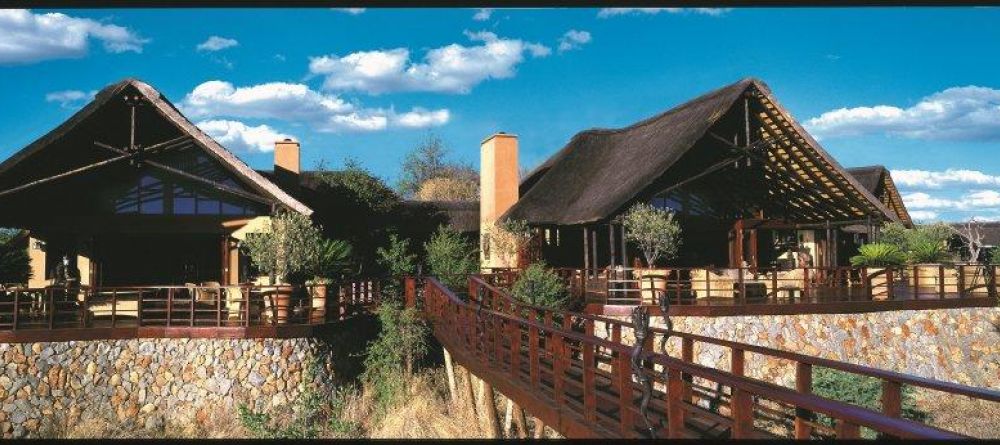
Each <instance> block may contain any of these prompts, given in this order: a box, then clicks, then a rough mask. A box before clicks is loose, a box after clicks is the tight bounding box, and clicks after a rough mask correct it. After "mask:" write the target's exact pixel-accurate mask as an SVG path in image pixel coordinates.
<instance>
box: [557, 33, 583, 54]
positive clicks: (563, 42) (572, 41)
mask: <svg viewBox="0 0 1000 445" xmlns="http://www.w3.org/2000/svg"><path fill="white" fill-rule="evenodd" d="M588 42H590V33H589V32H587V31H577V30H575V29H571V30H569V31H566V34H563V35H562V37H560V38H559V52H563V51H569V50H571V49H577V48H580V47H581V46H583V45H584V44H586V43H588Z"/></svg>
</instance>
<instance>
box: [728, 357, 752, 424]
mask: <svg viewBox="0 0 1000 445" xmlns="http://www.w3.org/2000/svg"><path fill="white" fill-rule="evenodd" d="M744 369H745V354H744V351H743V350H742V349H735V348H734V349H733V351H732V362H731V371H730V372H732V373H733V374H735V375H738V376H743V371H744ZM731 403H732V406H731V410H732V414H731V415H732V418H733V427H732V431H733V432H732V436H730V438H731V439H745V438H748V437H750V433H751V432H752V431H753V399H751V397H750V393H748V392H746V391H744V390H742V389H738V388H733V396H732V402H731Z"/></svg>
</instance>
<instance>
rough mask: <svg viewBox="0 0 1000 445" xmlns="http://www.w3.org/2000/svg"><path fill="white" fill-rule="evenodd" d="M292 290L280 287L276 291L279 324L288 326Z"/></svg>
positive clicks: (276, 310)
mask: <svg viewBox="0 0 1000 445" xmlns="http://www.w3.org/2000/svg"><path fill="white" fill-rule="evenodd" d="M291 299H292V289H291V288H288V287H279V288H277V289H275V290H274V311H275V314H276V315H275V316H276V322H277V324H288V308H289V307H290V306H291Z"/></svg>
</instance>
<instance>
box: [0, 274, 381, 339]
mask: <svg viewBox="0 0 1000 445" xmlns="http://www.w3.org/2000/svg"><path fill="white" fill-rule="evenodd" d="M379 290H380V286H379V282H378V281H377V280H369V279H365V280H358V281H353V282H349V283H344V284H343V285H340V286H327V285H313V286H291V285H279V286H261V285H253V284H244V285H238V286H134V287H101V288H92V287H81V288H75V289H73V288H65V287H47V288H41V289H31V288H13V289H5V290H2V291H0V334H3V333H4V332H7V333H25V332H32V331H41V330H59V329H76V330H88V329H102V328H136V327H158V328H203V327H216V328H241V327H242V328H250V327H260V326H311V325H321V324H324V323H327V322H329V321H335V320H341V319H344V318H346V317H348V316H351V315H354V314H356V313H358V312H360V311H363V310H365V309H366V308H368V307H370V306H372V305H374V304H376V303H377V301H378V298H379Z"/></svg>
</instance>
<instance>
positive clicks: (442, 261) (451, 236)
mask: <svg viewBox="0 0 1000 445" xmlns="http://www.w3.org/2000/svg"><path fill="white" fill-rule="evenodd" d="M424 250H426V251H427V266H428V268H430V272H431V273H432V274H434V275H435V276H436V277H437V278H438V279H440V280H441V282H442V283H444V284H445V285H446V286H448V287H449V288H451V289H463V288H464V287H465V283H466V280H467V279H468V275H469V274H472V273H475V272H476V271H477V270H478V269H479V264H478V258H477V256H476V248H475V246H473V245H472V243H470V242H469V241H468V240H466V239H465V238H464V237H462V235H461V234H460V233H458V232H456V231H455V230H454V229H452V228H450V227H448V226H446V225H443V224H442V225H441V226H439V227H438V230H437V232H435V233H434V236H432V237H431V239H430V241H428V242H427V243H425V244H424Z"/></svg>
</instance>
